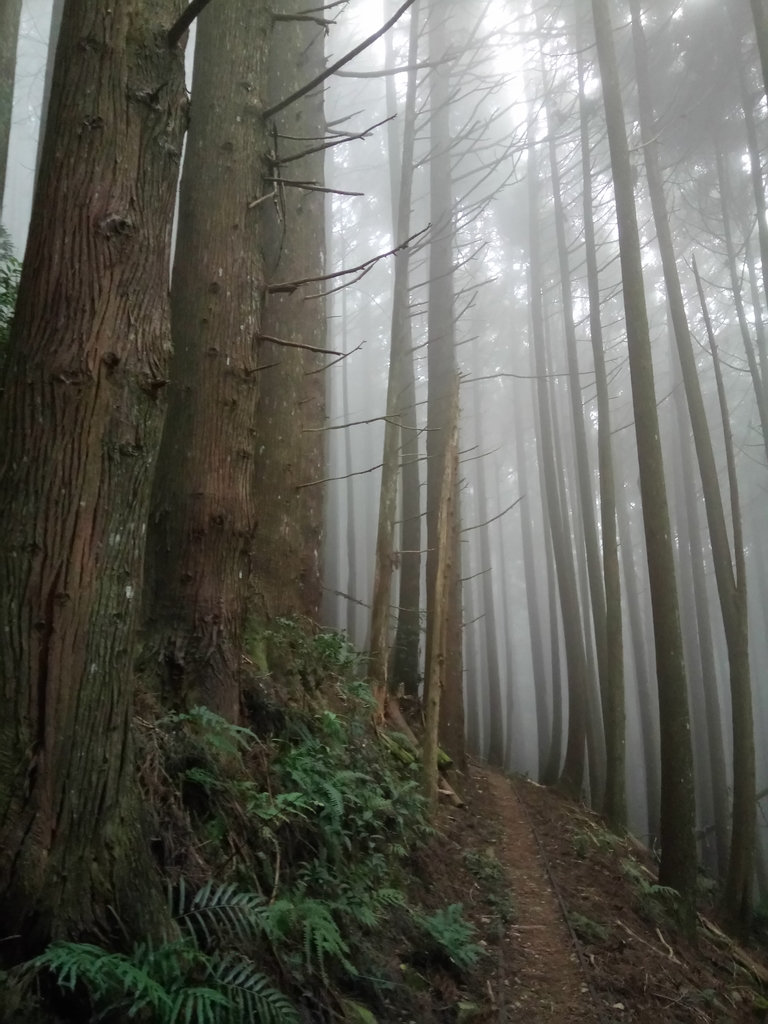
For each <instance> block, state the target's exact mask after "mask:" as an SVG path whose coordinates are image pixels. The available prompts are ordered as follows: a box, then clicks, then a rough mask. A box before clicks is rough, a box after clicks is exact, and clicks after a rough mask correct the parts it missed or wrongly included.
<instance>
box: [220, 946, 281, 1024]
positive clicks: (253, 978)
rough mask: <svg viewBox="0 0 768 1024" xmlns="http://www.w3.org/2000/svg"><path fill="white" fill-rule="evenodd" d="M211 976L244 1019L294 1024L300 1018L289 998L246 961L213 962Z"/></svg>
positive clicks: (229, 958)
mask: <svg viewBox="0 0 768 1024" xmlns="http://www.w3.org/2000/svg"><path fill="white" fill-rule="evenodd" d="M211 978H212V979H215V982H216V984H217V985H218V986H219V987H220V988H222V989H224V990H225V991H226V992H227V995H228V997H229V1000H230V1002H231V1003H232V1004H233V1005H234V1007H235V1008H236V1010H237V1011H238V1015H239V1018H240V1019H241V1020H243V1021H260V1022H261V1024H296V1022H297V1021H298V1019H299V1018H298V1014H297V1013H296V1010H295V1009H294V1007H293V1005H292V1004H291V1002H290V1000H289V999H288V998H287V997H286V996H285V995H283V993H282V992H280V991H278V990H277V989H276V988H274V986H273V985H272V984H271V983H270V980H269V979H268V978H267V977H266V976H265V975H264V974H261V973H259V972H258V971H256V970H254V968H253V965H252V964H251V963H250V962H249V961H247V960H243V959H241V958H239V957H236V956H232V955H229V956H226V957H223V958H222V959H221V960H219V961H218V962H216V963H214V964H213V965H212V968H211Z"/></svg>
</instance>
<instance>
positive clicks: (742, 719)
mask: <svg viewBox="0 0 768 1024" xmlns="http://www.w3.org/2000/svg"><path fill="white" fill-rule="evenodd" d="M693 270H694V274H695V275H696V286H697V288H698V291H699V299H700V300H701V309H702V313H703V314H704V323H705V326H706V329H707V338H708V340H709V347H710V349H711V352H712V361H713V363H714V367H715V380H716V381H717V397H718V402H719V405H720V416H721V419H722V424H723V437H724V441H725V460H726V465H727V467H728V487H729V492H730V498H731V529H732V532H733V559H734V563H733V568H732V575H731V579H730V583H731V586H732V590H731V595H730V596H731V604H730V606H729V607H728V612H727V617H726V609H725V608H723V624H724V626H725V633H726V642H727V645H728V668H729V670H730V675H731V714H732V717H733V817H732V820H731V850H730V857H729V859H728V871H727V873H726V876H725V889H724V892H723V905H724V909H725V913H726V916H727V917H728V920H729V923H730V924H731V926H732V927H733V928H734V929H736V930H737V931H739V932H741V933H743V934H745V935H746V934H747V932H748V930H749V923H750V920H751V918H752V882H753V873H754V869H755V839H756V831H757V820H756V811H757V809H756V807H755V790H756V781H755V776H756V771H755V732H754V728H755V727H754V717H753V712H752V684H751V680H750V674H749V606H748V602H747V567H746V558H745V552H744V535H743V529H742V523H741V503H740V501H739V481H738V476H737V473H736V453H735V450H734V444H733V433H732V431H731V419H730V414H729V412H728V401H727V398H726V394H725V385H724V383H723V374H722V370H721V367H720V357H719V354H718V348H717V342H716V340H715V333H714V331H713V329H712V323H711V321H710V319H709V312H708V310H707V303H706V299H705V296H704V289H703V288H702V285H701V278H700V277H699V272H698V268H697V267H696V259H695V257H694V262H693ZM712 549H713V550H712V554H713V557H714V558H715V576H717V575H718V571H717V555H716V554H715V551H714V543H713V545H712ZM729 567H731V566H730V561H729ZM718 585H719V583H718Z"/></svg>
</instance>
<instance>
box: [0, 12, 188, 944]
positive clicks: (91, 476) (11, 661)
mask: <svg viewBox="0 0 768 1024" xmlns="http://www.w3.org/2000/svg"><path fill="white" fill-rule="evenodd" d="M111 9H112V16H111V17H109V18H105V17H103V9H102V5H101V4H100V3H97V2H96V0H73V2H71V3H69V4H68V5H67V7H66V10H65V12H64V18H63V22H62V30H61V39H60V44H59V50H58V54H57V60H56V69H55V72H54V84H53V89H52V93H51V96H52V103H51V117H50V119H49V130H48V132H47V136H46V140H45V145H44V149H43V161H42V167H41V172H40V179H39V187H38V189H37V193H36V197H35V200H34V203H33V211H32V222H31V227H30V234H29V242H28V246H27V257H26V260H25V265H24V270H23V273H22V280H21V288H20V292H19V299H18V305H17V315H16V317H15V319H14V322H13V327H12V329H11V338H10V343H9V351H8V355H7V359H6V363H5V368H4V374H3V401H2V402H0V436H2V438H3V446H2V455H0V595H2V600H0V619H2V627H1V629H2V635H3V637H4V638H5V639H4V641H3V644H2V645H1V646H0V689H2V693H3V716H2V721H1V722H0V922H1V923H0V937H2V938H3V939H6V938H8V937H9V936H14V938H15V939H18V935H19V934H22V935H23V936H24V940H25V943H26V942H27V941H28V942H29V943H30V944H31V945H32V946H33V947H37V948H39V946H40V945H41V944H44V943H45V942H46V941H47V940H48V939H49V938H50V937H51V936H57V937H69V938H76V937H78V936H83V935H94V934H99V933H100V932H101V933H108V932H110V931H111V930H112V929H113V927H114V920H115V917H116V916H117V918H118V919H119V920H120V921H121V922H122V923H123V925H124V926H125V928H126V929H127V930H128V932H129V933H130V934H133V935H139V934H144V935H147V934H149V935H153V934H157V932H158V923H160V924H162V921H163V910H162V908H163V906H164V900H163V897H162V893H161V891H160V889H159V886H158V885H157V883H156V874H155V869H154V868H153V866H152V861H151V859H150V857H149V854H148V848H147V846H146V835H145V834H144V832H143V830H142V828H141V824H140V811H139V806H138V793H137V792H136V790H135V776H134V765H133V760H132V750H131V743H130V723H131V716H132V710H133V708H132V705H133V696H134V686H133V660H134V645H135V642H136V628H137V620H138V612H139V599H140V594H141V590H142V566H143V556H144V538H145V532H144V531H145V526H146V521H147V516H148V511H149V497H150V489H151V480H152V472H153V469H154V464H155V458H156V455H157V449H158V445H159V443H160V432H161V430H162V421H163V411H164V410H163V401H162V395H163V388H164V385H165V383H166V378H167V376H168V358H169V354H170V331H169V320H168V302H167V295H168V266H169V256H170V234H171V221H172V216H173V205H174V198H175V191H176V182H177V176H178V169H179V160H180V153H181V139H182V126H183V119H184V118H183V112H184V102H185V101H184V68H183V54H182V51H181V49H180V48H174V49H171V48H170V47H168V46H167V45H166V44H165V35H166V33H167V32H168V30H169V29H170V27H171V25H172V24H173V22H174V21H175V19H176V17H177V15H178V14H179V5H178V4H177V3H176V2H175V0H173V2H166V0H115V3H114V4H113V5H112V8H111ZM84 126H87V127H84ZM156 887H157V894H156V895H155V891H156ZM158 915H159V918H158ZM10 949H11V947H10V946H9V945H6V950H10Z"/></svg>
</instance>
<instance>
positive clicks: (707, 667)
mask: <svg viewBox="0 0 768 1024" xmlns="http://www.w3.org/2000/svg"><path fill="white" fill-rule="evenodd" d="M677 379H678V381H679V380H680V378H679V377H678V378H677ZM673 394H674V402H675V410H676V414H677V436H678V440H677V444H678V445H679V447H680V459H681V469H682V474H681V475H682V487H683V495H684V500H685V516H686V520H687V527H688V528H687V531H686V536H687V539H688V544H689V546H690V560H691V571H692V575H693V600H694V607H695V611H696V633H697V637H698V645H699V657H700V660H701V681H702V688H703V698H704V709H705V714H706V722H707V739H708V746H709V764H710V769H711V774H712V810H713V814H714V824H715V846H716V850H717V863H718V871H719V873H720V875H721V876H724V875H725V871H726V867H727V865H728V835H729V830H730V826H729V808H728V781H727V774H726V769H725V750H724V747H723V720H722V712H721V708H720V696H719V693H718V689H717V672H716V669H715V649H714V644H713V641H712V622H711V619H710V612H709V600H708V597H707V579H706V572H705V567H704V551H703V548H702V543H701V525H700V522H699V505H698V501H699V499H698V495H697V493H696V481H695V478H694V472H693V461H692V458H691V446H690V439H689V426H688V424H689V420H688V417H687V416H686V411H687V410H686V405H685V395H684V394H683V392H682V391H681V390H680V388H679V387H677V388H675V390H674V392H673ZM696 699H697V700H698V699H699V698H698V694H697V695H696Z"/></svg>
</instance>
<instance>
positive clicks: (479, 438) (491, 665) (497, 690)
mask: <svg viewBox="0 0 768 1024" xmlns="http://www.w3.org/2000/svg"><path fill="white" fill-rule="evenodd" d="M473 356H474V361H473V366H474V375H475V377H479V376H480V355H479V352H478V345H477V340H475V342H474V343H473ZM472 390H473V395H472V397H473V404H474V416H475V443H476V444H477V449H478V455H479V456H480V458H479V459H478V461H477V478H476V482H477V521H478V525H479V529H478V533H479V534H480V571H481V572H482V574H483V575H482V576H481V577H480V578H481V580H482V584H483V605H484V607H485V642H486V645H487V648H488V696H489V711H490V743H489V747H488V761H489V762H490V764H492V765H494V766H496V767H497V768H501V767H503V766H504V716H503V714H502V708H501V672H500V670H499V640H498V635H497V631H496V603H495V601H494V594H493V576H492V568H491V567H492V562H491V539H490V528H489V526H488V519H489V518H490V513H489V511H488V492H487V487H486V480H485V465H484V455H485V447H484V439H483V418H482V409H481V402H480V390H479V386H478V384H476V383H475V384H473V385H472Z"/></svg>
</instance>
